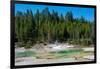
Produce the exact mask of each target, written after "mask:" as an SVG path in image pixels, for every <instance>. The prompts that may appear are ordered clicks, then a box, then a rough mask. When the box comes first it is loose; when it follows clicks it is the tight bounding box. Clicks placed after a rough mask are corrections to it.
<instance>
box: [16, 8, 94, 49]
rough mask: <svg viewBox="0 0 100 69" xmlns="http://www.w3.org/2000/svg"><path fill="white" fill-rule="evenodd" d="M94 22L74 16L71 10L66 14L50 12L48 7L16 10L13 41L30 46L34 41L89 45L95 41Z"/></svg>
mask: <svg viewBox="0 0 100 69" xmlns="http://www.w3.org/2000/svg"><path fill="white" fill-rule="evenodd" d="M94 27H95V23H94V22H91V21H88V20H86V19H85V18H84V17H82V16H81V18H74V17H73V13H72V12H71V11H68V12H66V15H65V16H64V15H62V14H58V12H56V11H54V10H53V12H50V11H49V8H47V7H46V8H45V9H43V10H42V11H41V12H40V11H39V10H37V11H36V13H33V12H32V10H31V9H30V10H29V9H28V10H27V11H26V12H20V11H17V13H16V15H15V39H16V40H15V43H19V46H23V47H31V46H34V44H36V43H40V42H42V43H53V42H55V41H56V40H57V41H58V42H59V43H63V42H64V43H70V44H77V45H80V46H89V45H92V44H94V42H95V29H94Z"/></svg>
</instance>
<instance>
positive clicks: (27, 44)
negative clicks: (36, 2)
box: [25, 41, 32, 49]
mask: <svg viewBox="0 0 100 69" xmlns="http://www.w3.org/2000/svg"><path fill="white" fill-rule="evenodd" d="M31 47H32V41H28V42H27V43H26V45H25V48H26V49H28V48H31Z"/></svg>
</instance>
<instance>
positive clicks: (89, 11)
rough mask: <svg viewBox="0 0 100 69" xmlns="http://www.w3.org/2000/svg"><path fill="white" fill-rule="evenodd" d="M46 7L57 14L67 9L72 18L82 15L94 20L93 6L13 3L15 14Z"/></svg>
mask: <svg viewBox="0 0 100 69" xmlns="http://www.w3.org/2000/svg"><path fill="white" fill-rule="evenodd" d="M46 7H48V9H49V12H50V13H52V12H53V10H54V11H56V12H58V15H61V14H62V15H63V16H65V14H66V13H67V12H68V11H71V12H72V13H73V17H74V18H80V17H81V16H83V17H84V18H85V19H86V20H88V21H94V17H95V16H94V11H95V10H94V8H83V7H67V6H51V5H36V4H15V14H16V12H17V11H21V12H26V10H28V9H31V10H32V12H33V14H35V13H36V11H37V9H38V10H39V12H41V11H42V10H43V9H44V8H46Z"/></svg>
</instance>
